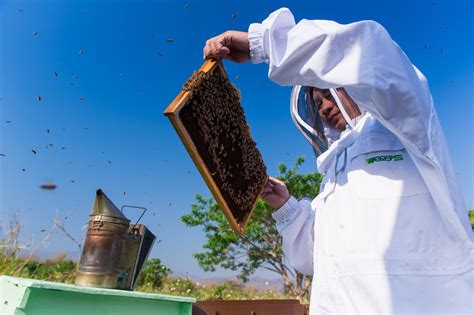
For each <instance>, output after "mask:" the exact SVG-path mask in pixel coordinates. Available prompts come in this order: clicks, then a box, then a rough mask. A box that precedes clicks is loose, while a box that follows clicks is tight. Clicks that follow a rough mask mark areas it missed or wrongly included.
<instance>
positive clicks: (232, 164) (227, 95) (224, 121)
mask: <svg viewBox="0 0 474 315" xmlns="http://www.w3.org/2000/svg"><path fill="white" fill-rule="evenodd" d="M183 90H185V91H190V92H191V97H190V101H189V102H188V103H187V104H186V105H185V106H184V107H183V108H182V109H181V110H180V112H179V116H180V119H181V122H182V123H183V125H184V127H185V128H186V130H187V132H188V134H189V135H190V137H191V139H192V141H193V142H194V144H195V146H196V148H197V150H198V152H199V154H200V156H201V158H202V159H203V162H204V164H205V165H206V167H207V169H208V171H209V173H210V174H211V176H212V178H213V179H214V181H215V183H216V184H217V186H218V187H219V189H220V191H221V194H222V196H223V197H224V199H225V200H226V202H227V204H228V205H229V208H230V210H231V211H232V214H233V215H234V217H235V218H236V219H237V221H241V220H242V219H243V218H244V217H245V216H246V214H247V213H249V212H250V211H251V210H252V208H253V205H254V203H255V200H256V199H257V198H258V195H259V193H260V190H261V187H262V186H263V185H264V183H265V181H266V179H267V175H266V174H267V173H266V168H265V165H264V163H263V160H262V156H261V155H260V152H259V151H258V149H257V146H256V143H255V141H254V140H253V139H252V137H251V135H250V132H249V127H248V125H247V122H246V118H245V114H244V111H243V108H242V107H241V105H240V99H241V97H240V92H239V91H238V90H237V88H236V87H235V86H233V85H232V84H231V83H230V82H229V81H228V80H227V78H225V77H224V76H223V75H222V74H221V72H220V71H219V70H216V71H213V72H212V73H204V72H198V73H195V74H194V75H193V76H192V77H191V78H190V79H189V80H188V81H187V82H186V83H185V84H184V86H183Z"/></svg>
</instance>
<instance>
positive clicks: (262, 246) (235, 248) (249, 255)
mask: <svg viewBox="0 0 474 315" xmlns="http://www.w3.org/2000/svg"><path fill="white" fill-rule="evenodd" d="M303 162H304V158H303V157H299V158H298V159H297V160H296V162H295V164H294V165H293V166H292V167H291V168H288V167H287V166H286V165H284V164H280V165H279V172H280V174H279V176H278V178H279V179H280V180H282V181H284V182H285V183H286V185H287V187H288V190H289V191H290V194H291V195H293V196H295V197H296V198H297V199H301V198H314V197H315V196H316V195H317V194H318V193H319V185H320V183H321V179H322V176H321V175H320V174H317V173H310V174H299V173H298V169H299V168H300V167H301V165H302V164H303ZM195 198H196V203H193V204H192V205H191V213H190V214H187V215H184V216H182V217H181V220H182V221H183V222H184V223H185V224H186V225H187V226H191V227H195V226H201V227H202V228H203V230H204V232H205V235H206V239H207V242H206V243H205V244H204V245H203V248H204V249H205V251H204V252H201V253H196V254H194V255H193V256H194V257H195V258H196V259H197V261H198V263H199V265H200V267H201V268H202V269H203V270H204V271H215V268H216V267H217V266H220V267H222V268H225V269H230V270H236V271H239V272H240V273H239V275H238V277H239V278H240V279H241V280H243V281H244V282H246V281H248V280H249V277H250V276H251V275H252V274H253V273H254V272H255V271H256V270H257V269H258V268H263V269H266V270H270V271H272V272H275V273H277V274H278V275H280V276H281V277H282V279H283V283H284V289H285V293H288V294H291V295H294V296H297V297H300V298H306V297H307V296H308V293H309V287H310V284H311V279H310V277H305V276H304V275H302V274H301V273H299V272H298V271H296V270H295V269H294V268H292V267H291V266H290V265H289V263H288V262H287V259H285V255H284V253H283V250H282V239H281V237H280V236H279V234H278V232H277V230H276V227H275V220H274V219H273V218H272V216H271V214H272V213H273V211H274V210H273V209H271V208H270V207H268V206H267V205H266V204H265V203H264V202H263V201H262V200H258V201H257V204H256V207H255V210H254V212H253V215H252V217H251V219H250V222H249V224H248V226H247V229H246V232H245V234H244V235H238V234H237V233H235V232H234V231H233V230H232V229H231V227H230V225H229V223H228V222H227V220H226V218H225V217H224V215H223V213H222V211H221V210H220V208H219V206H218V205H217V203H216V202H215V200H214V199H213V198H208V199H206V198H204V197H202V196H201V195H196V197H195Z"/></svg>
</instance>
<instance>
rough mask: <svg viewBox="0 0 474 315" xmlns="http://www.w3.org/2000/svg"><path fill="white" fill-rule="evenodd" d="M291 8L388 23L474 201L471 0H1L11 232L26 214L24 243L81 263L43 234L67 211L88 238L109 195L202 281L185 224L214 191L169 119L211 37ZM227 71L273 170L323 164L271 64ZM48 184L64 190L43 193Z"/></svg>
mask: <svg viewBox="0 0 474 315" xmlns="http://www.w3.org/2000/svg"><path fill="white" fill-rule="evenodd" d="M294 3H298V4H294ZM282 6H287V7H289V8H290V9H291V10H292V11H293V13H294V15H295V17H296V19H297V20H300V19H303V18H307V19H333V20H336V21H338V22H340V23H349V22H353V21H357V20H362V19H373V20H376V21H378V22H380V23H381V24H383V25H384V26H385V27H386V28H387V29H388V31H389V32H390V33H391V35H392V37H393V38H394V39H395V40H396V41H397V42H398V43H399V44H400V46H401V47H402V48H403V49H404V50H405V52H406V53H407V55H408V56H409V57H410V58H411V60H412V62H413V63H414V64H415V65H416V66H417V67H418V68H419V69H420V70H421V71H422V72H423V73H424V74H425V75H426V76H427V78H428V80H429V82H430V87H431V92H432V94H433V97H434V101H435V103H436V106H437V109H438V114H439V117H440V120H441V123H442V125H443V127H444V131H445V134H446V138H447V141H448V145H449V148H450V150H451V154H452V158H453V161H454V165H455V168H456V170H457V171H458V172H459V174H458V176H459V180H460V182H461V186H462V189H463V192H464V195H465V199H466V202H467V204H468V206H469V207H471V208H472V207H474V199H473V195H474V186H473V177H474V175H473V166H472V161H473V160H474V154H473V144H474V141H473V138H474V129H473V128H474V127H473V125H474V124H473V122H474V118H473V117H474V115H473V114H474V112H473V100H474V92H473V89H474V75H473V73H474V72H473V70H474V60H473V57H472V56H474V49H473V38H474V36H473V35H474V34H473V33H474V31H473V28H474V27H473V20H474V19H473V12H474V8H473V6H474V5H473V1H471V0H465V1H460V0H458V1H456V0H455V1H446V0H445V1H440V0H430V1H372V0H371V1H369V0H361V1H349V0H345V1H336V0H332V1H286V2H284V1H248V2H246V1H235V2H230V1H225V2H224V1H192V0H191V1H72V0H68V1H2V2H1V3H0V67H1V68H0V98H1V99H0V153H1V154H3V155H1V156H0V219H1V221H0V226H1V227H2V233H5V229H6V226H7V225H8V220H9V218H10V217H11V215H12V213H18V217H19V219H20V221H21V222H23V224H24V226H23V231H22V239H23V241H24V242H28V241H29V240H30V239H32V241H33V248H34V249H35V251H36V252H37V253H38V254H40V255H42V256H45V255H50V254H52V253H55V252H58V251H66V252H69V253H70V255H71V256H72V257H74V256H77V254H78V253H77V247H76V246H75V245H74V243H72V242H71V241H70V240H69V239H68V238H67V237H65V236H64V235H63V234H61V233H60V232H59V231H58V232H57V233H55V234H54V235H53V236H52V237H51V238H50V239H49V241H48V246H47V247H44V246H43V245H42V244H41V239H42V235H44V232H41V230H48V229H49V228H50V227H51V224H52V223H51V222H52V219H53V218H54V217H55V216H57V215H59V218H60V219H62V221H63V222H64V224H65V227H66V229H67V230H68V232H69V233H71V234H72V235H73V236H74V237H75V238H76V239H77V240H79V241H81V239H82V238H83V237H84V233H85V230H81V228H82V226H83V225H84V224H85V223H86V222H87V220H88V215H89V213H90V210H91V207H92V203H93V201H94V194H95V190H96V189H97V188H102V189H103V190H104V191H105V192H106V193H107V194H108V196H109V197H110V198H111V199H112V200H113V201H114V202H115V203H116V204H117V205H118V206H120V205H122V204H131V205H141V206H145V207H148V208H149V213H148V215H147V216H145V218H144V219H143V222H144V223H146V224H147V225H148V226H149V227H150V229H151V230H152V231H154V233H155V234H156V235H157V237H158V239H159V240H161V242H160V243H159V244H156V245H155V247H154V250H153V252H152V254H151V257H159V258H161V259H162V260H163V261H164V263H165V264H166V265H168V266H169V267H170V268H171V269H173V270H174V271H175V272H177V273H179V274H184V273H185V272H189V273H190V274H193V275H200V276H203V277H205V276H206V275H204V273H203V272H201V271H200V269H199V267H198V265H197V263H196V262H195V260H194V258H192V257H191V255H192V253H194V252H197V251H199V250H200V248H201V245H202V244H203V242H204V234H203V233H202V232H201V231H200V229H198V228H188V227H186V226H184V225H183V224H182V223H181V222H180V217H181V215H183V214H185V213H188V212H189V210H190V205H191V203H192V202H193V200H194V195H195V194H196V193H200V194H203V195H204V196H210V192H209V191H208V189H207V187H206V185H205V184H204V182H203V180H202V179H201V177H200V176H199V174H198V172H197V170H196V168H195V167H194V164H193V163H192V161H191V159H190V158H189V156H188V154H187V152H186V151H185V149H184V147H183V145H182V143H181V142H180V140H179V138H178V137H177V135H176V133H175V131H174V129H173V128H172V126H171V124H170V123H169V121H168V120H167V119H166V118H165V117H164V116H163V115H162V112H163V110H164V109H165V108H166V107H167V105H168V104H169V103H170V102H171V101H172V100H173V98H174V97H175V96H176V94H177V93H178V92H179V90H180V88H181V86H182V84H183V83H184V82H185V80H186V79H187V77H188V76H190V75H191V74H192V72H193V71H194V70H195V69H197V68H198V67H199V66H200V65H201V63H202V47H203V44H204V42H205V40H206V39H208V38H209V37H212V36H215V35H217V34H219V33H221V32H223V31H225V30H228V29H235V30H247V28H248V25H249V23H252V22H259V21H261V20H263V19H264V18H266V17H267V16H268V14H269V13H270V12H271V11H273V10H275V9H278V8H280V7H282ZM233 13H235V17H234V18H233V17H232V15H233ZM35 32H37V33H35ZM168 38H173V40H174V41H173V42H171V43H169V42H167V39H168ZM81 51H82V53H80V52H81ZM225 65H226V67H227V71H228V74H229V77H230V78H231V80H232V81H233V82H234V83H235V84H236V85H237V86H238V88H240V89H241V93H242V96H243V106H244V109H245V112H246V115H247V119H248V121H249V124H250V126H251V131H252V133H253V135H254V138H255V140H256V141H257V143H258V146H259V148H260V150H261V151H262V154H263V157H264V160H265V162H266V164H267V166H268V169H269V173H270V174H276V170H277V165H278V163H280V162H284V163H287V164H291V163H293V162H294V161H295V159H296V157H297V156H300V155H304V156H306V158H307V162H306V163H305V166H304V168H303V171H305V172H309V171H312V170H314V167H315V161H314V158H313V156H312V152H311V149H310V147H309V145H307V144H306V142H305V140H304V139H303V137H302V136H300V135H299V133H298V131H297V130H296V128H295V127H294V126H293V123H292V121H291V118H290V115H289V104H288V100H289V93H290V89H289V88H288V87H279V86H277V85H276V84H274V83H272V82H270V81H269V80H268V79H267V75H266V73H267V66H266V65H265V64H261V65H251V64H246V65H235V64H231V63H226V64H225ZM54 72H57V76H56V75H54ZM237 76H239V77H240V79H239V80H238V81H237V80H236V77H237ZM37 96H41V101H38V100H37ZM81 97H83V100H81ZM7 121H11V122H7ZM47 129H49V133H48V132H47ZM49 144H52V146H50V145H49ZM46 147H48V148H46ZM63 147H64V149H62V148H63ZM32 150H35V151H36V152H37V153H36V154H33V152H32ZM109 161H110V162H109ZM23 169H25V170H24V171H23ZM71 181H74V182H71ZM43 183H54V184H56V185H57V189H56V190H54V191H45V190H42V189H40V188H39V186H40V185H41V184H43ZM128 213H129V214H130V216H131V217H136V215H135V214H134V213H133V211H129V212H128ZM65 216H67V219H65V218H64V217H65ZM218 274H231V273H226V272H220V273H218Z"/></svg>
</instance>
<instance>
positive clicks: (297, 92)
mask: <svg viewBox="0 0 474 315" xmlns="http://www.w3.org/2000/svg"><path fill="white" fill-rule="evenodd" d="M329 92H330V93H331V96H332V98H333V99H334V101H335V102H336V104H337V107H338V108H339V111H340V113H341V114H342V116H343V117H344V120H345V121H346V124H347V125H346V129H349V130H352V129H353V128H354V127H355V122H356V120H357V119H351V118H350V117H349V114H348V113H347V112H346V109H345V106H344V104H343V103H342V101H341V99H340V97H339V94H338V92H337V89H329ZM290 112H291V117H292V118H293V122H294V123H295V125H296V127H297V128H298V129H299V130H300V131H301V133H302V134H303V136H304V137H305V138H306V140H308V142H309V143H310V144H311V146H312V147H313V150H314V153H315V155H316V157H318V156H320V155H321V154H323V153H324V152H326V151H327V149H328V148H329V146H330V145H331V144H332V143H333V142H334V141H336V140H338V139H339V137H340V135H341V132H340V131H338V130H336V129H335V128H333V127H331V126H329V125H328V124H326V123H325V122H324V121H323V120H322V119H321V118H320V117H319V114H318V107H317V106H316V104H315V103H314V101H313V97H312V95H311V87H308V86H301V85H297V86H294V87H293V90H292V91H291V99H290Z"/></svg>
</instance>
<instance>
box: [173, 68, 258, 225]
mask: <svg viewBox="0 0 474 315" xmlns="http://www.w3.org/2000/svg"><path fill="white" fill-rule="evenodd" d="M213 71H220V74H221V75H222V76H223V78H225V79H228V78H227V74H226V71H225V69H224V67H223V65H222V63H221V62H220V61H216V60H209V59H208V60H206V61H205V62H204V64H203V65H202V66H201V68H200V69H199V70H198V71H197V73H201V72H202V73H206V74H207V73H209V74H211V73H213ZM191 97H192V93H191V91H189V90H187V89H183V90H182V91H181V92H180V93H179V94H178V95H177V96H176V98H175V99H174V100H173V101H172V102H171V104H170V105H169V106H168V108H166V110H165V111H164V114H165V115H166V116H167V117H168V118H169V119H170V121H171V123H172V125H173V126H174V128H175V129H176V131H177V133H178V135H179V137H180V138H181V141H182V142H183V144H184V146H185V147H186V150H187V151H188V153H189V155H190V156H191V158H192V160H193V162H194V164H195V165H196V167H197V168H198V170H199V172H200V173H201V176H202V177H203V179H204V181H205V182H206V184H207V186H208V187H209V189H210V190H211V192H212V194H213V196H214V198H215V200H216V202H217V204H218V205H219V207H220V209H221V210H222V211H223V213H224V215H225V216H226V218H227V220H228V221H229V223H230V225H231V227H232V229H233V230H234V231H236V232H237V233H239V234H242V233H244V231H245V227H246V225H247V223H248V221H249V219H250V217H251V215H252V213H253V210H254V209H255V204H256V202H257V200H258V196H256V197H255V200H254V201H253V203H252V207H251V209H250V211H249V212H247V213H245V216H244V217H243V218H242V219H240V220H238V219H237V218H236V217H235V216H234V214H233V213H232V211H231V209H230V207H229V204H228V202H227V201H226V200H225V198H224V196H223V194H222V192H221V190H220V189H219V187H218V185H217V184H216V182H215V180H214V179H213V177H212V176H211V173H210V171H209V169H208V168H207V166H206V164H205V162H204V160H203V158H202V157H201V155H200V153H199V150H198V149H197V147H196V145H195V143H194V142H193V140H192V138H191V136H190V134H189V133H188V131H187V129H186V128H185V126H184V124H183V122H182V121H181V119H180V116H179V112H180V110H181V109H182V108H183V107H184V106H185V105H186V104H187V103H188V101H190V98H191ZM247 132H248V135H249V137H251V135H250V132H249V131H248V130H247ZM261 189H263V185H262V187H261Z"/></svg>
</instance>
